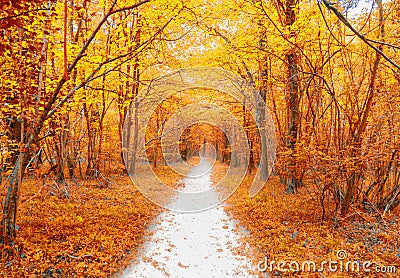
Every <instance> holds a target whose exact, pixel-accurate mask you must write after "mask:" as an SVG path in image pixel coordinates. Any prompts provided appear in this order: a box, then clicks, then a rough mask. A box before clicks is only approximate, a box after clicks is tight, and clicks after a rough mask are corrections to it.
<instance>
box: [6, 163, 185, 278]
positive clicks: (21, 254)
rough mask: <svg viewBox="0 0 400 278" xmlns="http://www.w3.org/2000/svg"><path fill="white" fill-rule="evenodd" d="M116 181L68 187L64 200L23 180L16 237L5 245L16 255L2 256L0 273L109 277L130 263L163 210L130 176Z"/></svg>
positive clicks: (171, 179) (167, 175) (172, 178)
mask: <svg viewBox="0 0 400 278" xmlns="http://www.w3.org/2000/svg"><path fill="white" fill-rule="evenodd" d="M158 174H159V175H161V176H162V178H163V180H164V181H166V182H168V184H171V185H173V184H175V183H176V181H177V180H179V179H180V177H179V175H177V174H175V173H174V172H172V171H171V170H167V169H165V168H162V169H160V172H159V173H158ZM113 183H114V185H112V186H109V187H98V186H96V181H85V182H78V183H76V184H72V185H70V186H69V196H70V197H69V198H61V196H57V195H53V194H51V190H49V188H44V187H43V186H41V185H40V184H37V182H36V181H34V180H27V181H25V182H24V183H23V186H22V190H21V193H22V196H21V197H22V199H24V200H25V202H24V205H23V206H22V207H21V209H20V212H19V222H18V226H19V227H18V230H19V233H18V237H17V240H16V242H15V243H14V245H13V246H9V247H4V246H3V251H7V250H6V249H8V250H12V252H14V256H13V257H8V256H4V255H3V257H2V258H1V259H0V276H1V277H14V276H16V275H17V276H18V277H19V276H26V277H29V275H34V277H37V276H45V277H109V276H111V275H112V274H115V273H117V272H118V271H120V270H122V269H124V268H125V267H127V266H128V265H129V264H130V263H131V261H132V260H133V259H134V258H135V256H137V250H138V247H139V246H140V245H141V244H142V242H143V235H144V234H145V232H146V228H147V225H148V224H150V223H151V221H152V220H153V219H154V218H155V216H156V215H158V213H159V212H160V211H161V209H160V208H159V207H157V206H156V205H154V204H153V203H151V202H150V201H148V200H147V199H145V197H143V196H142V194H141V193H140V192H139V191H137V190H136V188H135V186H134V184H133V183H132V182H131V181H130V179H129V177H125V176H124V177H117V178H114V179H113ZM1 194H4V192H1ZM6 253H7V252H5V253H4V252H3V254H6Z"/></svg>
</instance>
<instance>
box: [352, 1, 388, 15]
mask: <svg viewBox="0 0 400 278" xmlns="http://www.w3.org/2000/svg"><path fill="white" fill-rule="evenodd" d="M382 2H383V3H387V2H390V0H382ZM373 3H374V1H373V0H360V2H359V3H358V5H357V8H353V9H349V12H348V17H353V16H357V15H359V14H360V13H364V12H369V11H370V10H371V7H372V4H373ZM374 7H376V4H374Z"/></svg>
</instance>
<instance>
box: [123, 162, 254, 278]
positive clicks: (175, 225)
mask: <svg viewBox="0 0 400 278" xmlns="http://www.w3.org/2000/svg"><path fill="white" fill-rule="evenodd" d="M210 167H211V164H210V163H209V162H208V161H206V160H205V159H202V160H201V163H200V164H199V165H198V166H196V167H193V168H192V169H191V172H190V173H189V176H191V177H194V178H185V179H184V184H185V187H184V188H183V189H182V191H185V192H199V191H202V190H206V189H209V188H210V187H211V186H212V183H211V181H210V174H211V172H210V171H209V169H210ZM175 202H180V198H179V195H178V196H177V198H176V199H175ZM149 229H150V235H151V236H149V238H148V239H147V240H146V241H147V243H146V244H144V246H143V252H142V255H141V256H140V257H139V259H138V261H137V262H136V263H135V264H133V265H132V266H130V267H129V268H127V269H126V270H125V271H124V272H123V274H122V276H121V277H124V278H127V277H146V278H148V277H150V278H157V277H174V278H175V277H190V278H195V277H256V276H252V275H251V274H250V272H249V271H250V270H251V269H252V268H253V267H252V264H251V261H250V259H249V258H248V257H249V256H243V255H244V254H246V253H248V249H249V248H247V247H244V246H243V244H242V243H240V232H239V231H238V230H237V229H236V227H235V224H234V221H233V220H231V219H230V218H229V217H228V215H227V214H226V213H225V211H224V209H223V208H222V206H221V205H220V206H218V207H216V208H212V209H209V210H207V211H203V212H198V213H174V212H171V211H166V212H163V213H162V214H160V216H159V217H158V218H157V219H155V221H154V223H153V224H152V225H151V226H150V228H149ZM238 250H241V254H242V255H240V254H238V252H237V251H238Z"/></svg>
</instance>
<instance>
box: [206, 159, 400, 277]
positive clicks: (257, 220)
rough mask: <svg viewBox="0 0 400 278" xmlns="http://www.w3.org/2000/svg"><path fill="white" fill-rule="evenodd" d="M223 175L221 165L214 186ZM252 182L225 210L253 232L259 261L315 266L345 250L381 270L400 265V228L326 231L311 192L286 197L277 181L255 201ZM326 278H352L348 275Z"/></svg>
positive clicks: (357, 225)
mask: <svg viewBox="0 0 400 278" xmlns="http://www.w3.org/2000/svg"><path fill="white" fill-rule="evenodd" d="M223 169H224V165H221V164H217V166H216V167H215V168H214V171H213V173H212V178H213V181H214V182H215V181H217V180H218V178H219V177H221V176H222V174H223ZM250 181H251V176H250V177H249V178H246V179H245V181H244V182H243V183H242V184H241V185H240V187H239V188H238V190H237V191H236V192H235V193H234V194H233V195H232V196H231V197H230V198H229V199H228V200H227V202H228V205H227V206H226V207H225V209H227V210H228V211H229V212H231V213H232V214H233V216H234V217H235V218H236V219H238V220H239V221H240V224H241V225H242V226H244V227H245V228H246V229H247V230H248V231H249V232H250V236H249V237H248V241H249V243H250V244H251V245H253V247H255V248H254V249H258V250H260V253H258V252H257V253H256V254H253V256H254V257H256V258H257V259H258V258H263V257H264V256H266V257H268V258H269V260H270V261H271V260H275V261H279V260H284V261H298V262H302V261H305V260H313V261H315V262H316V263H320V262H322V261H324V260H329V259H330V260H337V252H338V250H345V251H346V253H347V255H348V260H350V261H351V260H355V261H357V260H360V261H366V260H371V261H377V262H380V264H381V265H393V264H395V263H397V264H398V263H399V262H400V258H399V256H400V249H399V248H400V240H399V235H398V229H399V228H398V224H395V222H391V223H392V224H391V225H389V226H387V227H386V228H385V227H383V226H381V225H379V224H376V223H374V222H373V221H371V222H366V221H365V220H364V219H362V218H359V219H358V220H357V221H353V220H352V221H351V222H346V224H347V225H346V226H345V225H343V223H335V222H333V221H332V222H324V224H322V225H321V222H320V208H319V205H320V204H319V202H318V199H317V198H315V197H314V195H313V193H310V192H309V191H307V190H308V189H307V190H305V188H304V187H303V188H300V189H299V192H298V193H297V194H295V195H291V194H285V193H284V186H283V185H281V184H280V183H279V180H278V178H277V177H273V178H271V179H270V180H269V181H268V182H267V184H266V186H265V187H264V189H263V190H262V191H261V192H260V193H259V194H258V195H257V196H256V197H255V198H250V197H249V196H248V188H249V184H250ZM346 221H349V219H346ZM396 225H397V226H396ZM334 226H336V228H334ZM396 254H397V255H396ZM257 259H254V261H255V262H256V261H257ZM314 274H315V273H301V275H302V277H303V275H304V277H314V276H313V275H314ZM307 275H309V276H307ZM327 275H328V276H329V277H347V276H346V273H340V275H341V276H334V275H333V273H329V274H328V273H327ZM332 275H333V276H332ZM328 276H327V277H328Z"/></svg>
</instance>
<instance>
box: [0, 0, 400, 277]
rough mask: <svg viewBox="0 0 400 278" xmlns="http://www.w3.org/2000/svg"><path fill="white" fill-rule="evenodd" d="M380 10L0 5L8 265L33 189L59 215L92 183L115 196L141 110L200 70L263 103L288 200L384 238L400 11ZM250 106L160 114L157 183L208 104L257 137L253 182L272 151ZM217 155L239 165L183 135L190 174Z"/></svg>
mask: <svg viewBox="0 0 400 278" xmlns="http://www.w3.org/2000/svg"><path fill="white" fill-rule="evenodd" d="M370 4H371V5H370V8H369V9H364V10H362V11H361V10H357V9H355V7H357V5H358V3H357V1H353V0H349V1H337V2H335V3H331V2H329V1H326V0H321V1H309V0H304V1H303V0H275V1H259V0H218V1H203V0H197V1H192V0H187V1H184V0H143V1H129V0H118V1H117V0H65V1H43V0H35V1H11V0H10V1H5V0H1V1H0V6H1V14H0V27H1V38H0V70H1V76H0V115H1V116H0V151H1V157H0V183H1V199H2V202H1V210H2V222H1V226H2V229H1V231H0V235H1V244H2V247H3V248H2V249H3V253H4V254H3V257H2V258H3V262H4V263H6V262H8V261H9V259H7V258H11V257H12V256H20V253H19V251H18V250H17V251H15V250H14V251H13V248H14V247H13V246H14V244H15V242H16V241H15V240H16V238H17V237H18V234H19V233H23V229H24V228H25V229H27V228H26V226H23V227H22V228H21V227H20V226H18V223H19V217H20V214H19V210H20V209H19V206H20V204H21V198H22V199H24V198H25V199H24V206H29V202H31V201H32V202H33V201H34V198H36V197H35V196H38V194H39V193H38V192H36V189H27V188H31V187H32V188H35V187H34V186H36V185H37V184H42V185H43V184H51V186H50V187H49V186H47V187H43V188H44V189H43V190H44V191H46V190H56V191H57V192H58V193H57V194H56V195H57V196H58V198H60V200H61V199H68V198H73V196H72V193H71V192H74V190H78V189H73V187H74V185H73V184H74V183H77V182H81V181H83V183H84V184H86V183H87V184H89V185H88V188H89V189H88V190H89V191H90V190H94V191H96V190H100V189H101V188H107V187H114V186H115V187H116V188H118V182H116V181H115V180H113V177H114V176H115V175H117V174H118V175H126V170H125V166H124V163H123V153H122V141H123V128H124V124H125V119H126V116H127V114H128V112H129V109H130V105H131V103H132V101H133V100H134V99H135V97H136V96H137V95H138V94H139V92H140V90H142V89H143V88H145V87H146V86H147V85H149V84H150V83H151V82H152V80H153V79H155V78H158V77H160V76H163V75H165V74H168V73H172V72H174V71H176V70H179V69H182V68H187V67H192V66H207V67H215V68H222V69H225V70H228V71H231V72H233V73H235V74H237V75H239V76H241V77H242V78H243V79H245V80H247V81H248V82H249V84H251V85H253V86H254V87H255V88H257V89H258V92H259V94H260V96H261V98H262V99H263V101H265V104H266V106H267V108H268V110H269V112H270V114H271V116H272V118H273V121H274V125H275V130H276V138H277V146H276V148H277V149H276V151H277V155H276V161H275V166H274V169H273V175H274V176H277V177H278V178H279V181H280V183H279V186H278V187H279V188H281V189H282V192H281V194H285V193H286V194H287V195H289V196H292V195H291V194H293V196H295V198H298V199H302V198H307V196H309V195H312V196H313V198H314V199H313V200H315V202H316V203H317V204H318V205H317V206H316V207H315V209H316V214H315V215H316V216H315V217H316V218H317V219H316V223H322V225H327V224H326V223H331V222H332V221H333V222H334V223H335V225H339V226H340V224H337V223H338V222H337V219H346V218H347V217H350V216H354V215H360V216H361V218H363V219H364V220H365V219H366V218H368V217H369V216H373V220H370V221H373V222H374V223H375V221H376V222H377V223H381V222H385V219H386V220H387V217H389V216H390V215H391V213H393V212H396V211H397V213H398V207H399V205H400V184H399V182H400V153H399V151H400V132H399V129H400V91H399V88H400V57H399V51H400V29H399V28H400V22H399V21H400V2H398V1H397V0H391V1H384V2H382V0H375V1H373V3H372V2H371V3H370ZM355 10H357V11H358V12H357V14H356V15H355V14H354V11H355ZM243 101H244V100H238V99H235V98H233V97H232V96H230V95H227V94H225V93H222V92H218V91H215V90H211V89H195V90H189V91H183V92H179V93H177V94H175V95H173V96H171V97H169V98H167V99H165V100H163V102H162V104H161V105H159V106H158V107H157V109H156V110H155V111H154V113H153V115H152V120H151V121H150V123H149V125H148V126H147V130H146V140H147V142H146V152H147V158H148V159H149V161H150V162H151V164H152V166H153V168H154V169H160V171H166V170H165V161H164V159H163V155H164V154H163V152H162V149H161V137H162V134H163V129H164V126H165V124H166V123H167V121H168V119H170V118H171V117H172V116H173V115H174V113H176V111H178V110H179V109H180V108H182V107H184V106H186V105H189V104H194V103H199V102H201V103H203V102H206V103H211V104H213V105H218V106H221V107H223V108H225V109H227V110H229V111H230V112H231V113H232V114H233V115H234V116H235V117H236V118H237V120H238V121H239V122H240V123H241V125H242V126H243V127H244V130H245V131H246V135H247V140H248V143H249V146H250V158H249V163H250V165H249V169H248V175H249V177H251V176H252V173H254V170H255V169H257V167H259V165H260V161H261V160H262V158H260V140H261V139H260V138H262V136H260V134H259V132H257V127H256V124H255V121H254V119H253V118H252V117H251V114H250V112H249V111H248V110H247V109H246V107H245V106H244V104H243ZM206 142H207V143H209V144H211V145H213V147H214V148H215V149H216V156H217V159H218V161H219V162H221V163H222V164H229V162H230V160H231V157H230V149H231V148H232V146H231V144H230V143H229V141H228V140H227V136H226V135H225V134H224V133H223V132H222V131H221V130H219V129H218V128H216V127H215V126H212V125H207V124H199V125H194V126H190V127H188V128H187V129H186V130H185V131H184V132H183V133H182V135H181V141H180V151H181V155H182V158H183V159H185V160H186V159H189V158H190V157H192V156H196V155H197V154H198V153H199V150H200V146H201V145H202V144H204V143H206ZM221 167H222V166H221ZM166 175H167V176H168V174H166ZM24 184H25V186H24ZM94 184H97V185H94ZM54 188H55V189H54ZM24 190H25V191H24ZM79 190H81V189H79ZM40 192H41V191H40ZM41 194H44V193H43V192H41V193H40V194H39V195H40V196H42V195H41ZM46 194H47V195H43V196H44V197H43V196H42V197H43V198H44V199H46V198H47V197H46V196H49V194H48V193H46ZM246 194H247V193H246ZM21 196H22V197H21ZM71 196H72V197H71ZM262 196H264V197H265V198H267V197H266V194H263V195H262ZM257 198H258V199H259V198H260V197H259V196H258V197H257ZM289 198H291V197H289ZM264 201H267V200H264ZM42 208H43V210H45V209H46V207H45V206H43V207H42ZM148 208H149V209H150V208H151V206H148ZM36 209H37V210H40V205H39V204H38V205H37V207H36ZM152 209H153V210H154V211H155V210H156V209H155V208H154V207H152ZM299 209H300V208H299ZM39 212H40V211H36V213H39ZM21 215H22V214H21ZM368 215H369V216H368ZM21 217H22V216H21ZM368 219H370V218H368ZM75 220H76V221H78V222H80V221H82V218H79V217H78V218H75ZM315 225H318V224H315ZM397 244H399V242H398V239H397ZM14 249H15V248H14ZM17 249H18V248H17ZM71 256H72V255H71ZM21 258H22V257H21ZM83 259H84V258H83V257H82V260H83ZM70 260H71V261H73V259H71V258H70ZM113 271H115V269H113V270H110V272H113ZM78 273H79V272H78ZM99 275H100V274H99Z"/></svg>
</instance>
